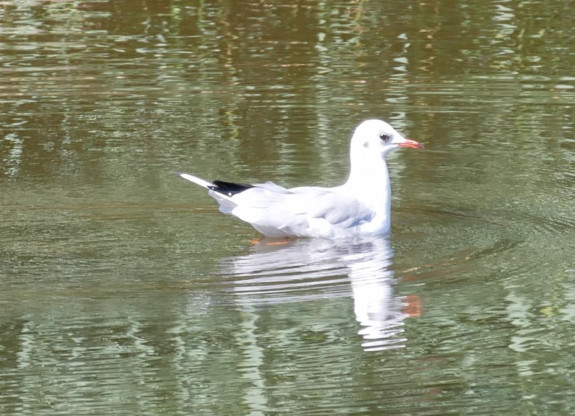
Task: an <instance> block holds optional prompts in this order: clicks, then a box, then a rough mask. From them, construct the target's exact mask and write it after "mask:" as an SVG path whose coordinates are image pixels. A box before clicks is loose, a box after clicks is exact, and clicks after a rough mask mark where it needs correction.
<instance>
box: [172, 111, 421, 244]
mask: <svg viewBox="0 0 575 416" xmlns="http://www.w3.org/2000/svg"><path fill="white" fill-rule="evenodd" d="M400 147H401V148H413V149H422V148H423V145H422V144H421V143H418V142H416V141H415V140H411V139H407V138H405V137H403V136H402V135H401V134H399V133H398V132H397V131H396V130H395V129H394V128H393V127H391V126H390V125H389V124H387V123H386V122H385V121H382V120H365V121H363V122H362V123H361V124H360V125H359V126H357V128H356V129H355V132H354V134H353V136H352V138H351V143H350V173H349V177H348V179H347V181H346V182H345V183H344V184H343V185H340V186H336V187H332V188H324V187H320V186H300V187H296V188H284V187H282V186H279V185H276V184H275V183H273V182H265V183H259V184H245V183H237V182H226V181H220V180H215V181H213V182H209V181H206V180H204V179H201V178H198V177H197V176H194V175H190V174H188V173H177V174H178V175H179V176H180V177H182V178H183V179H186V180H188V181H190V182H193V183H195V184H197V185H199V186H201V187H203V188H206V189H207V190H208V194H209V195H210V196H211V197H212V198H214V199H215V200H216V201H217V202H218V204H219V205H220V206H219V209H220V211H221V212H223V213H224V214H231V215H233V216H235V217H237V218H239V219H241V220H243V221H245V222H247V223H249V224H251V225H252V227H254V228H255V229H256V230H257V231H259V232H260V233H261V234H263V235H264V236H266V237H272V238H276V237H284V238H285V237H312V238H325V239H332V240H333V239H340V238H353V237H358V236H373V235H388V234H389V232H390V228H391V183H390V179H389V172H388V170H387V163H386V160H385V158H386V156H387V155H388V154H389V153H391V152H392V151H393V150H395V149H398V148H400Z"/></svg>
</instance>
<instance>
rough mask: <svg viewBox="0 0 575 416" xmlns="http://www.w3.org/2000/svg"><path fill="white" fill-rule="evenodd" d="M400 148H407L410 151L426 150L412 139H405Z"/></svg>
mask: <svg viewBox="0 0 575 416" xmlns="http://www.w3.org/2000/svg"><path fill="white" fill-rule="evenodd" d="M399 147H406V148H409V149H425V146H424V145H422V144H421V143H419V142H416V141H415V140H411V139H405V141H404V142H403V143H399Z"/></svg>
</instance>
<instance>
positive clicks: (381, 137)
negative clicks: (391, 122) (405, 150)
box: [379, 133, 391, 142]
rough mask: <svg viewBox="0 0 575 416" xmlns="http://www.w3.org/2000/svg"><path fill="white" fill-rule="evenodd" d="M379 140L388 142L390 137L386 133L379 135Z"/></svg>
mask: <svg viewBox="0 0 575 416" xmlns="http://www.w3.org/2000/svg"><path fill="white" fill-rule="evenodd" d="M379 138H380V139H381V140H383V141H384V142H388V141H389V139H391V135H389V134H387V133H379Z"/></svg>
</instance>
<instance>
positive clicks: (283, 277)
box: [221, 237, 412, 351]
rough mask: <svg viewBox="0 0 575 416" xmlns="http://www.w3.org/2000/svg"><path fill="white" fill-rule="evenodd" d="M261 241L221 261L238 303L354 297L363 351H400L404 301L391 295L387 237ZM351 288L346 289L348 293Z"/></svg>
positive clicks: (391, 277) (404, 313)
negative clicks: (239, 254) (248, 251)
mask: <svg viewBox="0 0 575 416" xmlns="http://www.w3.org/2000/svg"><path fill="white" fill-rule="evenodd" d="M274 243H276V242H274V241H266V240H262V241H260V242H259V244H257V245H255V246H254V247H253V249H252V251H251V252H250V253H249V254H246V255H242V256H235V257H230V258H225V259H222V263H221V267H222V272H223V274H224V275H229V276H230V279H229V280H227V283H228V284H231V287H230V290H232V291H233V292H234V293H235V297H234V299H235V300H234V301H235V302H238V303H241V304H244V305H245V304H248V305H254V304H257V303H262V302H264V303H282V302H290V303H291V302H302V301H309V300H316V299H333V298H338V297H349V296H350V295H351V296H352V297H353V302H354V314H355V319H356V320H357V322H358V323H359V325H360V329H359V331H358V334H359V335H360V336H361V338H362V347H363V348H364V350H366V351H375V350H382V349H390V348H401V347H403V346H404V344H405V341H406V339H405V338H403V337H401V333H402V332H403V321H404V320H405V318H406V317H408V316H411V315H412V313H406V306H407V305H406V299H409V297H407V298H402V297H399V296H397V295H395V294H394V290H393V283H394V281H395V278H394V273H393V270H392V269H391V266H392V258H393V251H392V249H391V247H390V244H389V241H388V240H387V239H386V238H381V237H377V238H369V239H361V240H358V239H354V240H353V241H337V242H334V241H327V240H321V239H310V240H306V239H300V240H289V241H287V242H286V244H285V245H275V244H274ZM350 289H351V290H350Z"/></svg>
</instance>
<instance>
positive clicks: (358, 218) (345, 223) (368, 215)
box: [308, 191, 374, 228]
mask: <svg viewBox="0 0 575 416" xmlns="http://www.w3.org/2000/svg"><path fill="white" fill-rule="evenodd" d="M311 207H312V209H311V210H310V211H309V214H308V215H309V216H310V217H312V218H318V219H325V220H326V221H327V222H329V223H330V224H332V225H334V226H338V227H342V228H350V227H354V226H356V225H360V224H361V223H363V222H365V221H369V220H371V219H372V218H373V216H374V212H373V210H372V209H370V208H369V207H367V206H366V205H365V204H363V203H361V202H360V201H358V200H357V199H355V198H353V197H351V196H349V195H345V194H341V193H337V192H333V191H327V192H325V193H323V194H320V195H318V197H317V198H316V202H315V203H314V204H312V205H311Z"/></svg>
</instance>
